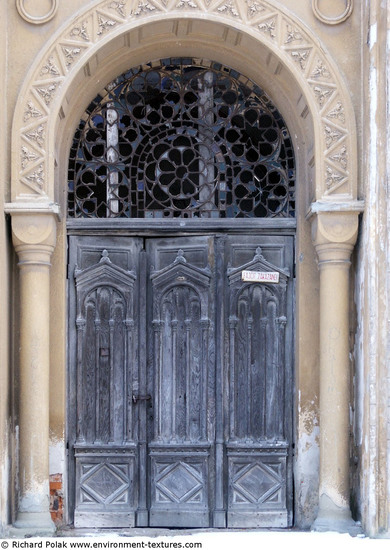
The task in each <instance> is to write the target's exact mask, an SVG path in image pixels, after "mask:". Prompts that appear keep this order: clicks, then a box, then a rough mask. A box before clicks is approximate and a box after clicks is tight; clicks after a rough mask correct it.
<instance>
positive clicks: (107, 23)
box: [97, 14, 116, 36]
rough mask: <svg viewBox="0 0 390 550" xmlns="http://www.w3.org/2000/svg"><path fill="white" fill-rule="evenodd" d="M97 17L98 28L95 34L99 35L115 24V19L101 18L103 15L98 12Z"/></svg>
mask: <svg viewBox="0 0 390 550" xmlns="http://www.w3.org/2000/svg"><path fill="white" fill-rule="evenodd" d="M97 18H98V25H99V30H98V32H97V34H98V35H99V36H100V35H102V34H104V33H105V32H107V31H108V30H109V28H110V27H115V25H116V21H113V20H112V19H103V17H102V16H101V15H99V14H98V16H97Z"/></svg>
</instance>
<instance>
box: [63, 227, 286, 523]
mask: <svg viewBox="0 0 390 550" xmlns="http://www.w3.org/2000/svg"><path fill="white" fill-rule="evenodd" d="M292 245H293V238H292V237H266V236H261V237H260V236H250V237H248V236H239V235H237V236H210V235H208V236H186V237H184V236H182V237H175V238H173V237H170V238H146V239H142V238H140V237H124V236H112V237H109V236H104V237H101V236H99V237H92V236H89V237H77V236H73V237H70V254H69V258H70V262H69V283H70V284H69V312H70V323H69V342H70V344H69V360H70V369H69V423H68V424H69V429H68V432H69V486H70V492H69V506H70V510H71V511H73V510H74V523H75V525H76V526H80V527H81V526H88V527H91V526H100V527H125V526H126V527H131V526H134V525H138V526H147V525H150V526H156V527H157V526H169V527H209V526H215V527H225V526H232V527H239V526H246V527H250V526H252V527H260V526H267V527H271V526H277V527H285V526H288V525H290V524H291V521H292V512H291V510H292V480H291V471H292V464H291V453H292V426H291V418H292V348H291V343H292V326H293V322H292V321H293V319H292V285H291V280H292V279H291V269H292V267H293V255H292V250H293V246H292ZM244 270H246V271H256V272H275V273H277V276H278V278H279V282H278V283H277V284H271V283H267V282H266V283H264V282H263V283H261V282H245V281H243V280H242V276H241V275H242V271H244Z"/></svg>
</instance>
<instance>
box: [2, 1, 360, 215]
mask: <svg viewBox="0 0 390 550" xmlns="http://www.w3.org/2000/svg"><path fill="white" fill-rule="evenodd" d="M205 18H207V19H208V20H210V21H214V22H217V23H220V24H222V25H223V26H224V27H225V28H228V27H234V29H235V30H238V31H240V32H242V33H248V34H249V35H251V36H252V37H255V38H256V40H257V41H258V42H259V43H260V44H262V45H263V46H265V47H267V48H268V49H269V50H270V51H271V52H272V53H273V54H274V55H275V56H277V57H278V58H279V61H280V62H281V63H282V64H283V65H284V66H285V67H286V68H287V70H288V71H289V73H290V74H292V76H293V77H294V78H295V79H296V81H297V82H298V83H299V85H300V87H301V90H302V95H303V96H304V97H305V100H306V102H307V105H308V107H309V109H310V111H311V114H312V117H313V120H314V131H315V141H316V144H315V155H316V158H315V161H316V162H315V187H316V188H315V199H316V200H328V201H329V200H331V201H332V202H334V201H336V202H341V203H345V201H351V200H354V199H356V188H357V187H356V162H355V159H356V143H355V141H356V140H355V122H354V114H353V107H352V103H351V99H350V96H349V93H348V91H347V88H346V86H345V84H344V82H343V81H342V78H341V76H340V74H339V71H338V68H337V65H336V64H335V62H334V61H333V60H332V59H331V58H330V56H329V55H328V54H327V52H326V51H325V50H324V48H323V47H322V45H321V44H320V43H319V41H318V39H317V38H316V37H315V36H314V34H313V33H312V32H311V31H310V30H309V29H308V28H307V27H306V26H304V25H303V24H302V22H301V21H300V20H298V19H297V18H296V17H295V16H293V15H292V14H291V13H289V12H288V11H287V10H285V8H283V7H281V6H278V5H277V4H276V3H275V2H267V1H263V0H261V1H259V0H222V1H221V0H103V1H101V2H98V3H96V2H94V3H93V5H91V6H89V7H88V8H87V9H85V10H81V11H80V12H79V14H78V16H77V18H72V20H70V21H68V22H67V23H65V24H64V26H62V27H61V28H60V29H59V31H58V32H57V34H56V35H55V36H54V38H53V40H52V41H51V42H50V43H48V44H47V45H46V46H45V48H44V49H43V50H42V51H41V53H40V54H39V55H38V56H37V58H36V60H35V62H34V63H33V66H32V67H31V69H30V71H29V73H28V76H27V78H26V79H25V82H24V85H23V88H22V91H21V93H20V95H19V100H18V103H17V106H16V110H15V115H14V122H13V137H12V139H13V143H12V151H13V155H14V158H13V163H12V166H13V170H14V172H13V174H12V200H13V201H14V203H15V206H16V203H20V202H23V203H24V204H26V201H28V202H30V204H31V201H33V202H35V204H37V202H38V203H41V204H42V203H46V204H49V203H52V202H53V201H54V197H55V190H54V160H53V159H54V158H55V154H54V152H55V143H56V135H55V126H56V121H57V120H58V116H59V115H61V104H62V102H63V100H64V97H65V95H66V93H67V92H69V90H70V89H71V85H72V82H74V79H75V77H76V75H78V74H79V72H80V71H81V70H82V68H83V67H84V66H85V65H86V64H87V62H88V61H89V60H90V59H92V58H93V56H95V55H96V53H97V52H98V51H99V50H100V49H101V48H104V46H105V45H106V44H108V43H109V42H110V41H111V40H112V39H114V38H116V37H118V36H121V35H123V36H124V35H126V34H128V33H129V32H131V31H133V30H135V29H137V28H140V27H141V26H142V25H145V24H146V23H148V22H152V21H158V20H162V19H175V20H178V19H186V20H190V19H205ZM37 199H38V200H37Z"/></svg>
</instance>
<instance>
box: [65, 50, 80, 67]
mask: <svg viewBox="0 0 390 550" xmlns="http://www.w3.org/2000/svg"><path fill="white" fill-rule="evenodd" d="M62 51H63V52H64V55H65V62H66V66H67V67H68V68H69V67H70V66H71V65H72V63H73V62H74V60H75V59H76V57H77V56H78V55H80V53H81V48H66V47H65V46H63V47H62Z"/></svg>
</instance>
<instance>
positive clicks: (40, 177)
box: [26, 164, 45, 189]
mask: <svg viewBox="0 0 390 550" xmlns="http://www.w3.org/2000/svg"><path fill="white" fill-rule="evenodd" d="M26 179H27V180H28V181H30V182H31V183H34V184H35V185H38V187H39V188H40V189H42V187H43V184H44V183H45V173H44V171H43V164H40V165H39V168H38V170H36V171H35V172H33V173H32V174H30V175H29V176H26Z"/></svg>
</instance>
